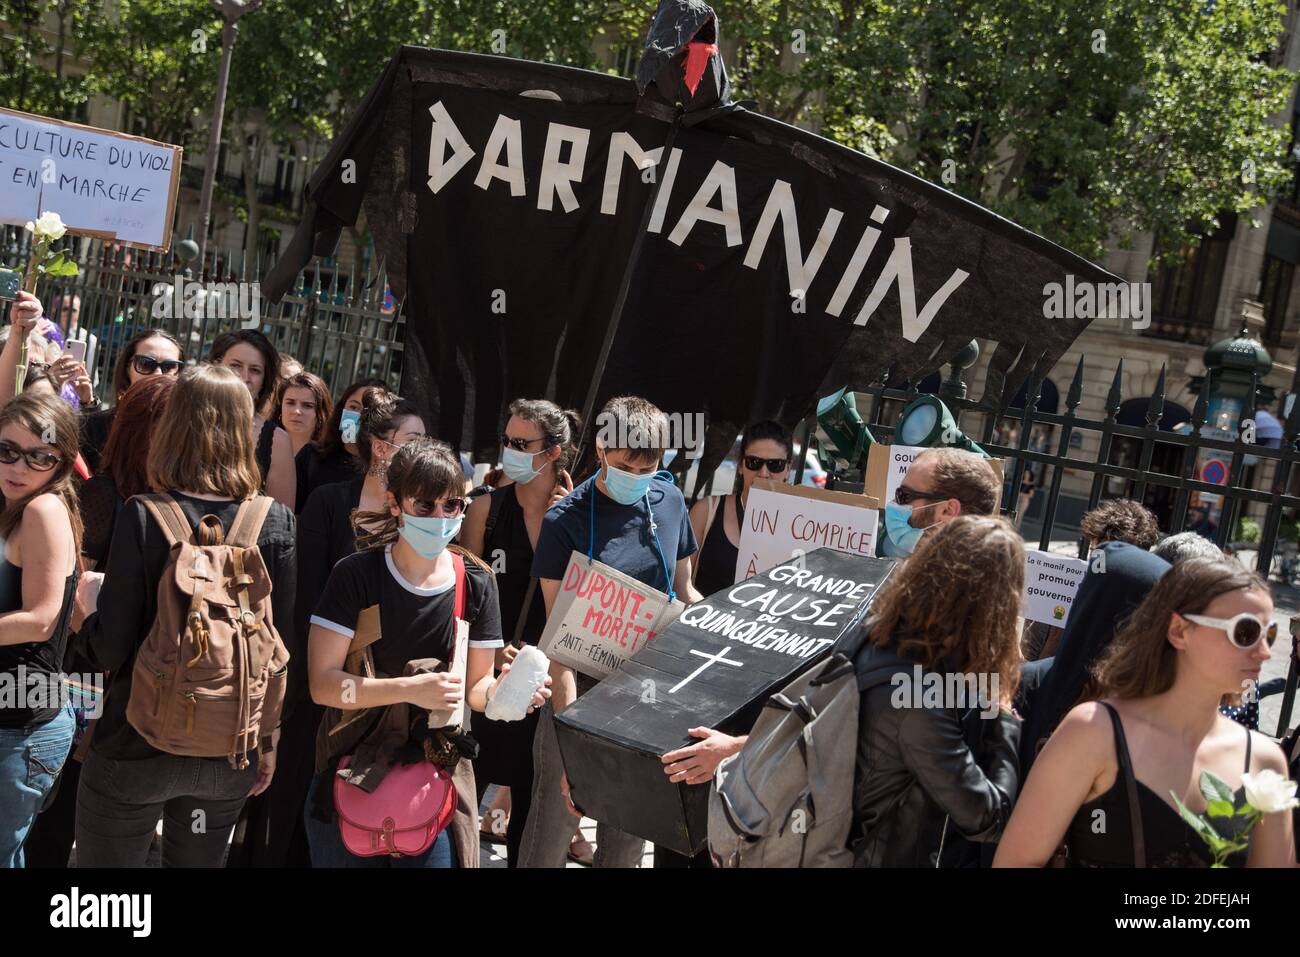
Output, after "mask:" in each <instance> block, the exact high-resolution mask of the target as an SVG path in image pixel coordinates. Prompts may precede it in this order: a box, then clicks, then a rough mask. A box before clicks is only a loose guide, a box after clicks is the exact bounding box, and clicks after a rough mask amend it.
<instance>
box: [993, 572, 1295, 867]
mask: <svg viewBox="0 0 1300 957" xmlns="http://www.w3.org/2000/svg"><path fill="white" fill-rule="evenodd" d="M1276 638H1277V622H1276V621H1274V620H1273V600H1272V598H1271V597H1270V593H1269V589H1268V586H1267V585H1266V584H1265V583H1264V581H1263V580H1261V579H1260V578H1259V576H1257V575H1256V574H1255V573H1253V572H1249V571H1246V570H1245V569H1244V568H1242V567H1241V566H1240V565H1238V564H1236V563H1235V562H1227V561H1211V560H1206V559H1199V558H1194V559H1189V560H1187V561H1184V562H1180V563H1179V564H1177V565H1175V566H1174V567H1173V568H1172V569H1170V570H1169V571H1168V572H1166V573H1165V574H1164V576H1163V577H1162V578H1161V579H1160V581H1159V582H1158V583H1157V584H1156V586H1155V588H1153V589H1152V590H1151V593H1150V594H1149V595H1148V596H1147V597H1146V600H1145V601H1143V602H1142V604H1141V605H1140V606H1139V607H1138V609H1137V611H1136V612H1134V614H1133V616H1132V617H1131V618H1130V619H1129V620H1128V622H1127V623H1126V625H1125V626H1124V628H1123V629H1122V630H1121V631H1120V633H1119V634H1118V635H1116V637H1115V641H1114V642H1113V643H1112V645H1111V646H1110V647H1109V648H1108V649H1107V651H1106V654H1105V656H1104V657H1103V658H1102V659H1101V661H1100V662H1099V663H1098V665H1097V667H1096V669H1095V671H1094V677H1095V681H1096V688H1095V691H1096V700H1090V701H1087V702H1085V703H1084V704H1081V705H1078V706H1077V707H1075V708H1074V709H1073V710H1071V711H1070V713H1069V714H1068V715H1067V716H1066V718H1065V720H1064V721H1062V722H1061V725H1060V727H1059V728H1057V729H1056V732H1055V733H1054V734H1053V735H1052V737H1051V739H1050V740H1049V741H1048V742H1047V746H1046V747H1045V748H1044V749H1043V751H1042V753H1041V754H1040V755H1039V756H1038V760H1037V761H1036V762H1035V763H1034V766H1033V770H1032V771H1031V772H1030V774H1029V778H1028V780H1027V781H1026V782H1025V786H1024V789H1023V790H1022V792H1021V796H1020V801H1019V802H1018V803H1017V805H1016V808H1015V812H1014V813H1013V814H1012V816H1011V821H1010V823H1009V824H1008V825H1007V829H1006V833H1005V834H1004V835H1003V838H1002V843H1001V845H1000V846H999V847H998V852H997V857H996V859H995V861H994V864H995V866H1002V867H1039V866H1042V865H1043V864H1046V863H1047V862H1048V860H1049V859H1050V858H1051V857H1052V856H1053V854H1054V853H1056V852H1057V850H1058V848H1059V847H1061V845H1062V842H1064V849H1065V852H1066V860H1067V863H1073V864H1075V865H1081V866H1085V867H1089V866H1090V867H1205V866H1207V865H1209V864H1210V863H1212V862H1213V855H1212V854H1211V853H1210V851H1209V848H1208V847H1207V846H1206V843H1205V841H1204V840H1203V839H1202V838H1201V836H1200V835H1199V834H1197V833H1196V831H1194V830H1193V829H1192V827H1191V825H1189V824H1188V823H1187V822H1186V821H1185V820H1184V819H1183V818H1182V816H1181V814H1180V813H1179V811H1178V807H1177V805H1176V804H1175V799H1177V800H1178V801H1180V802H1182V804H1183V805H1184V806H1185V807H1187V808H1188V809H1190V810H1191V811H1192V812H1193V813H1196V814H1202V815H1203V814H1204V813H1205V811H1206V799H1205V798H1204V796H1203V795H1202V792H1201V788H1200V776H1201V772H1203V771H1211V772H1213V773H1214V774H1216V775H1218V777H1220V778H1221V779H1222V780H1223V781H1224V782H1226V783H1227V785H1228V787H1229V788H1233V789H1234V802H1235V803H1237V804H1238V805H1239V804H1240V801H1241V800H1242V798H1243V794H1244V792H1243V788H1242V786H1241V785H1242V782H1243V781H1244V780H1245V776H1246V775H1248V774H1251V775H1257V774H1259V773H1260V772H1262V771H1264V770H1273V771H1276V772H1278V773H1279V774H1281V775H1282V776H1283V777H1286V776H1287V766H1286V761H1285V759H1284V758H1283V756H1282V751H1281V749H1280V748H1278V746H1277V745H1276V744H1274V743H1273V742H1272V741H1271V740H1270V739H1269V738H1267V737H1265V736H1264V735H1261V734H1259V733H1257V732H1252V731H1250V730H1249V729H1246V728H1243V727H1242V726H1241V725H1239V724H1237V723H1236V722H1234V721H1232V720H1231V719H1230V718H1227V717H1225V716H1224V715H1222V714H1220V713H1219V704H1220V702H1221V701H1222V699H1223V697H1224V696H1225V695H1229V694H1233V693H1236V692H1240V691H1241V689H1242V687H1243V686H1244V685H1246V684H1247V683H1248V682H1250V681H1252V680H1254V679H1256V678H1258V677H1259V672H1260V668H1261V667H1262V666H1263V664H1264V662H1266V661H1268V659H1269V655H1270V653H1271V652H1270V649H1271V647H1272V644H1273V642H1274V640H1275V639H1276ZM1234 820H1237V819H1235V818H1232V817H1229V818H1219V817H1214V818H1210V821H1211V822H1212V823H1213V824H1214V825H1215V827H1216V828H1217V829H1218V830H1219V831H1220V833H1221V834H1222V835H1225V836H1227V835H1229V834H1230V833H1232V828H1233V821H1234ZM1098 821H1105V827H1102V828H1098V827H1097V826H1096V824H1097V822H1098ZM1291 826H1292V825H1291V815H1290V814H1285V813H1279V814H1268V815H1265V816H1264V818H1263V819H1262V820H1261V821H1260V822H1259V824H1258V825H1257V826H1256V828H1255V829H1254V831H1253V832H1252V834H1251V836H1250V845H1249V849H1248V850H1246V851H1241V852H1238V853H1236V854H1234V855H1233V856H1232V857H1230V858H1229V859H1228V864H1229V866H1232V867H1242V866H1246V865H1250V866H1252V867H1281V866H1288V865H1290V864H1292V863H1294V860H1293V859H1294V846H1293V843H1292V833H1291Z"/></svg>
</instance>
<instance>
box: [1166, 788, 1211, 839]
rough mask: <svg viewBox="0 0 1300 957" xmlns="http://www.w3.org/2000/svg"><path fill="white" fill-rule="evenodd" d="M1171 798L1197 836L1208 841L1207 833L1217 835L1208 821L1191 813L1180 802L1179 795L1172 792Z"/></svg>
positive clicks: (1170, 793)
mask: <svg viewBox="0 0 1300 957" xmlns="http://www.w3.org/2000/svg"><path fill="white" fill-rule="evenodd" d="M1169 796H1170V797H1172V798H1173V799H1174V803H1175V804H1177V805H1178V813H1179V814H1181V815H1182V817H1183V820H1184V821H1186V822H1187V823H1188V824H1190V825H1191V826H1192V829H1193V830H1194V831H1196V833H1197V834H1200V835H1201V837H1203V838H1206V840H1208V839H1209V836H1208V835H1207V834H1206V832H1207V831H1208V832H1209V833H1210V834H1215V830H1214V828H1212V827H1210V824H1209V822H1208V821H1206V820H1205V819H1204V818H1202V817H1201V816H1200V815H1199V814H1193V813H1192V812H1191V811H1189V810H1188V809H1187V807H1186V805H1184V804H1183V802H1182V801H1180V800H1178V795H1176V794H1174V792H1173V791H1170V792H1169ZM1216 836H1217V835H1216Z"/></svg>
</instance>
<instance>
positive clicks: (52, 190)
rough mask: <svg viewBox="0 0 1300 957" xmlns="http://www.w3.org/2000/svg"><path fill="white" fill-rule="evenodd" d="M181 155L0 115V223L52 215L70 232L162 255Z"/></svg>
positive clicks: (72, 126)
mask: <svg viewBox="0 0 1300 957" xmlns="http://www.w3.org/2000/svg"><path fill="white" fill-rule="evenodd" d="M180 163H181V148H180V147H179V146H169V145H168V144H166V143H159V142H157V141H156V140H147V139H144V138H143V137H139V136H128V135H127V134H125V133H114V132H111V131H109V130H100V129H96V128H95V127H93V126H82V125H81V124H80V123H65V122H63V121H62V120H51V119H47V118H45V117H42V116H33V115H32V114H30V113H19V112H18V111H16V110H6V109H3V108H0V222H4V223H15V224H18V225H22V224H23V223H26V222H27V221H28V220H34V219H36V218H37V217H39V216H40V214H41V213H43V212H55V213H58V214H59V216H60V217H61V218H62V219H63V222H64V224H65V225H66V226H67V227H68V229H69V230H70V231H72V232H74V233H79V234H82V235H88V236H99V237H101V238H104V239H117V240H119V241H121V242H126V243H131V244H132V245H136V246H146V247H149V248H153V249H166V248H167V247H168V245H169V244H170V242H171V231H172V216H173V213H174V212H175V209H176V192H177V190H178V188H179V186H180Z"/></svg>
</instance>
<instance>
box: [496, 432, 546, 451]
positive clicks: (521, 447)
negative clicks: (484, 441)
mask: <svg viewBox="0 0 1300 957" xmlns="http://www.w3.org/2000/svg"><path fill="white" fill-rule="evenodd" d="M545 441H546V436H542V437H541V438H540V439H512V438H511V437H510V436H508V435H503V436H501V444H502V445H504V446H507V447H508V448H512V449H514V450H515V451H516V452H527V451H528V446H530V445H532V444H533V443H534V442H545Z"/></svg>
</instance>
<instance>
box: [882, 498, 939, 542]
mask: <svg viewBox="0 0 1300 957" xmlns="http://www.w3.org/2000/svg"><path fill="white" fill-rule="evenodd" d="M931 504H934V503H931ZM922 507H923V508H928V507H929V506H922ZM911 518H912V506H911V505H899V504H898V503H897V502H890V503H889V504H888V505H886V506H885V531H887V532H888V533H889V540H890V541H891V542H893V543H894V544H895V545H897V546H898V547H899V549H900V550H901V551H902V552H903V554H905V555H910V554H912V552H913V550H914V549H915V548H916V543H917V542H919V541H920V540H921V533H922V532H924V531H925V529H924V528H914V527H912V524H911Z"/></svg>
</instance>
